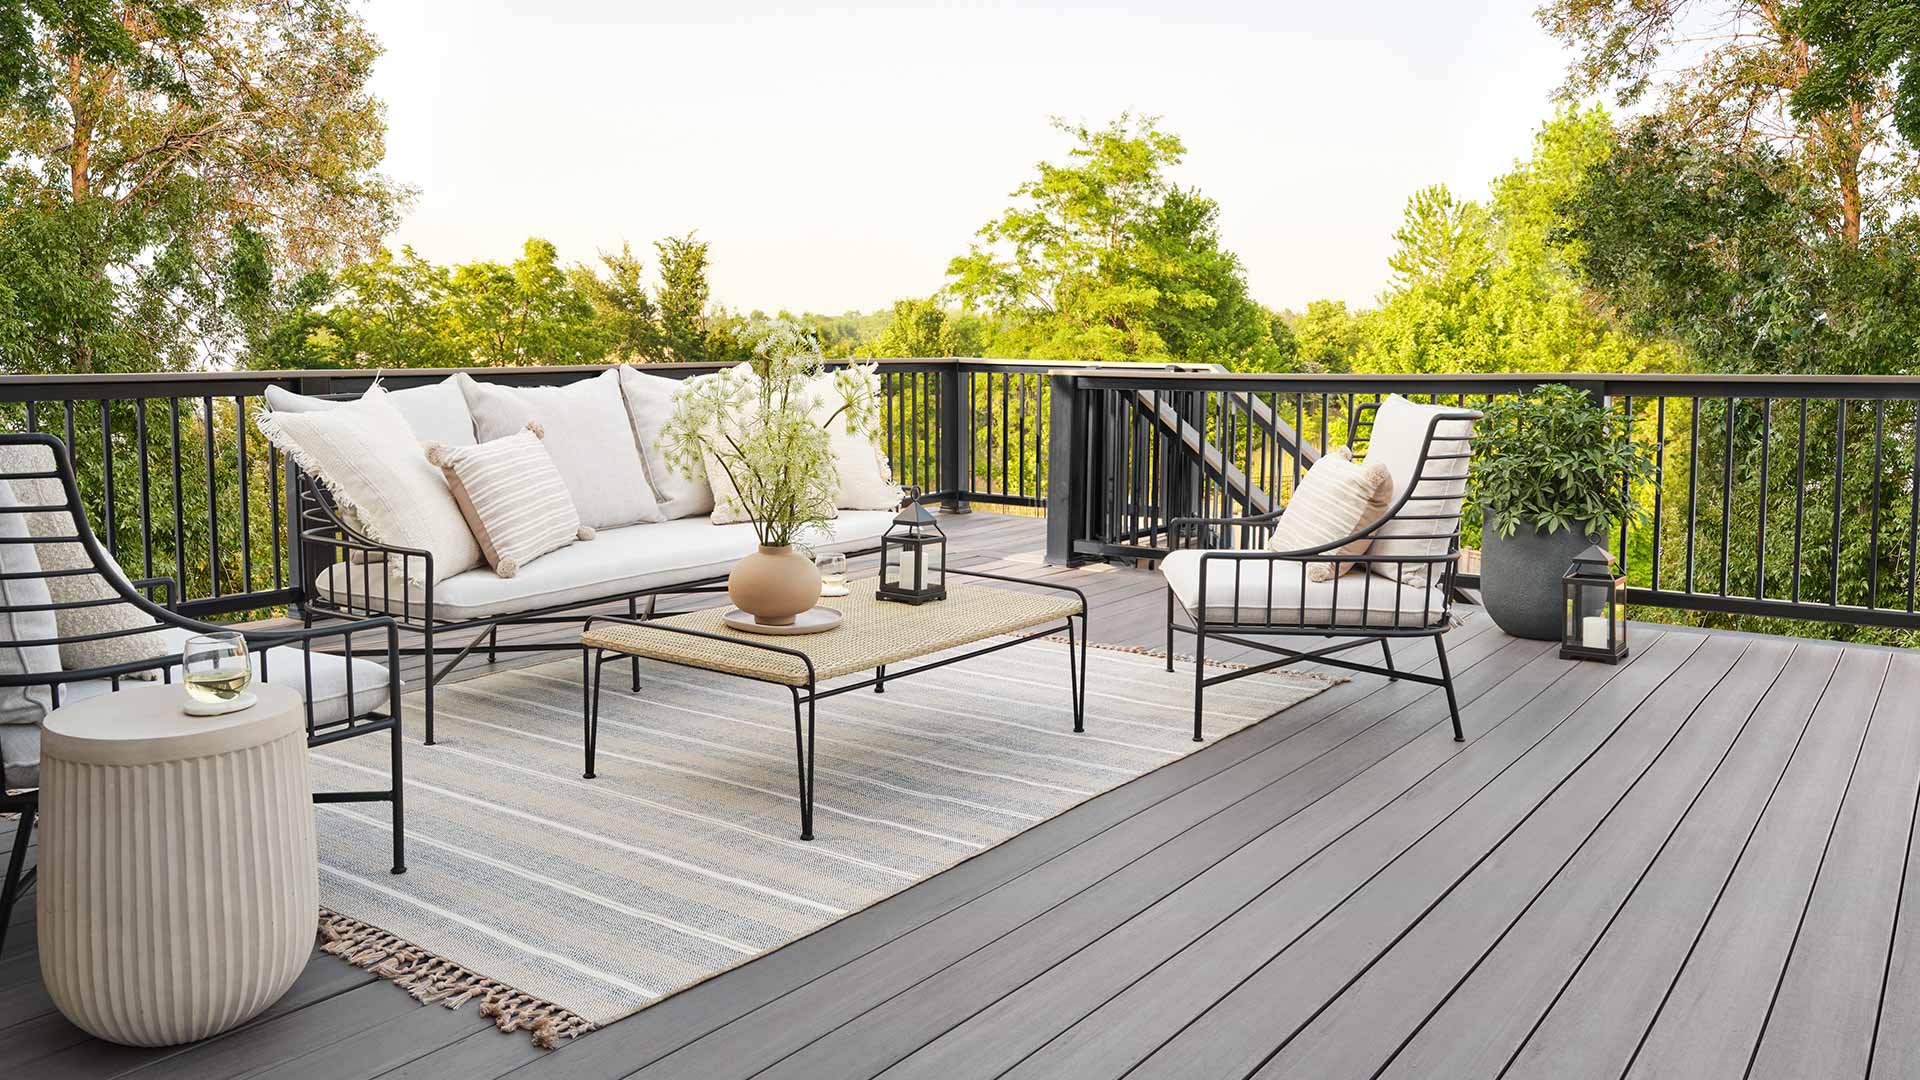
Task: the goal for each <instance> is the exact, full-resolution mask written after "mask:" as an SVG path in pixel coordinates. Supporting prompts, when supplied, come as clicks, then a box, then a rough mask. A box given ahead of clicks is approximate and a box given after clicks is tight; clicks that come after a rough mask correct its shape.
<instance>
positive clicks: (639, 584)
mask: <svg viewBox="0 0 1920 1080" xmlns="http://www.w3.org/2000/svg"><path fill="white" fill-rule="evenodd" d="M892 522H893V514H892V513H891V512H889V511H884V510H848V511H845V512H843V513H842V514H841V515H840V516H839V517H838V518H836V519H834V520H833V521H831V522H829V523H828V525H829V530H830V531H829V536H828V537H827V538H826V539H824V540H821V541H819V542H818V543H815V544H814V546H815V547H816V548H817V549H819V550H822V551H847V550H853V549H858V548H871V547H872V546H873V545H874V543H875V541H877V540H878V539H879V537H880V534H882V533H884V532H886V530H887V527H888V526H889V525H890V524H892ZM758 544H759V541H758V539H757V538H756V537H755V536H754V533H753V526H752V525H750V524H734V525H715V524H713V523H712V522H711V521H709V520H708V519H707V518H705V517H689V518H679V519H677V520H674V521H663V522H658V523H655V524H650V525H632V526H629V527H627V528H624V529H607V530H605V531H603V532H601V533H599V535H598V536H596V537H595V538H594V540H593V542H592V543H588V544H574V545H572V546H570V547H564V548H561V549H560V550H559V551H555V552H552V553H550V554H547V555H543V556H541V557H540V558H539V559H537V560H535V561H534V562H533V563H531V564H529V565H527V566H524V567H522V568H521V569H520V573H519V575H518V576H517V577H511V578H502V577H499V576H498V575H496V574H494V572H493V571H491V570H487V569H480V570H472V571H468V572H467V573H465V574H461V575H459V576H458V577H455V578H451V579H449V580H447V581H443V582H440V583H439V584H437V585H435V586H434V588H433V612H432V615H433V617H434V618H435V619H437V620H440V621H443V622H457V621H464V620H467V619H483V618H490V617H492V616H496V615H508V614H515V613H522V612H527V611H532V610H535V609H539V608H553V607H569V606H575V605H579V604H583V603H587V602H590V601H593V600H598V599H604V598H607V597H613V596H622V595H625V594H628V593H633V592H639V591H642V590H647V589H662V588H670V587H672V586H675V585H689V584H693V583H695V582H700V581H708V580H712V579H714V578H719V577H724V576H726V573H727V571H728V570H730V569H732V567H733V564H734V563H735V562H737V561H739V560H740V559H741V558H743V557H745V556H746V555H749V554H751V553H752V552H753V551H754V549H755V548H756V547H757V546H758ZM314 588H315V589H316V590H317V591H319V593H320V594H321V595H322V596H325V597H326V598H327V599H328V600H329V601H330V602H332V603H333V604H334V605H336V606H338V607H342V608H348V609H351V610H355V611H385V612H388V613H390V614H394V615H402V616H405V617H408V618H412V619H421V618H424V617H425V616H426V615H427V611H426V608H425V607H424V606H423V605H424V601H425V599H426V598H425V597H424V596H423V595H422V593H421V592H420V590H418V589H415V590H413V592H412V594H411V596H408V597H403V596H402V593H401V591H400V590H399V589H398V588H397V587H396V588H395V589H393V591H392V592H391V593H385V594H383V593H382V591H381V590H382V581H381V578H380V576H379V574H378V573H375V574H373V575H372V576H371V579H369V576H368V574H367V573H366V570H365V568H364V567H361V566H348V565H347V564H344V563H335V564H334V565H333V566H332V567H330V568H328V569H326V570H323V571H321V573H320V575H319V577H318V579H317V580H316V581H315V583H314ZM369 589H371V594H370V595H369Z"/></svg>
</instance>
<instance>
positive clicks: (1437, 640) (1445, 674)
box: [1433, 634, 1467, 742]
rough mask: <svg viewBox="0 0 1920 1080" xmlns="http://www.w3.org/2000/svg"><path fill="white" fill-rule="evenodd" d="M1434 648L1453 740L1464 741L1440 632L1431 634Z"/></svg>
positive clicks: (1464, 736)
mask: <svg viewBox="0 0 1920 1080" xmlns="http://www.w3.org/2000/svg"><path fill="white" fill-rule="evenodd" d="M1433 647H1434V650H1435V651H1437V652H1438V653H1439V654H1440V678H1441V679H1442V680H1444V684H1445V686H1446V689H1447V712H1448V713H1450V714H1452V716H1453V741H1454V742H1466V741H1467V736H1466V733H1464V732H1463V731H1461V730H1460V702H1459V699H1457V698H1455V697H1454V696H1453V672H1452V671H1451V670H1450V669H1449V668H1448V667H1447V642H1446V638H1445V637H1444V636H1442V635H1440V634H1435V635H1433Z"/></svg>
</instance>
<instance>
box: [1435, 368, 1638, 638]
mask: <svg viewBox="0 0 1920 1080" xmlns="http://www.w3.org/2000/svg"><path fill="white" fill-rule="evenodd" d="M1475 451H1476V452H1475V457H1476V460H1475V462H1474V467H1473V470H1472V474H1471V477H1472V492H1473V505H1474V508H1475V510H1476V511H1477V512H1478V515H1479V517H1480V521H1481V539H1480V545H1481V562H1480V592H1481V597H1482V599H1483V601H1484V602H1485V604H1486V608H1487V614H1488V615H1491V616H1492V617H1493V621H1494V623H1495V625H1497V626H1499V627H1500V629H1502V630H1504V631H1506V632H1507V633H1509V634H1512V635H1514V636H1515V637H1526V638H1538V639H1542V640H1548V639H1554V638H1558V637H1559V636H1560V618H1561V611H1560V606H1561V587H1560V577H1561V575H1562V574H1564V573H1566V570H1567V567H1568V565H1569V564H1571V563H1572V561H1573V557H1574V556H1575V555H1578V554H1579V553H1580V552H1581V551H1583V550H1585V549H1586V548H1587V547H1588V546H1589V545H1592V544H1595V543H1598V544H1605V543H1606V537H1607V536H1609V535H1611V534H1612V532H1613V530H1614V528H1615V527H1616V526H1618V525H1619V524H1620V523H1621V522H1622V521H1625V522H1628V523H1630V524H1631V523H1637V522H1638V521H1640V520H1641V518H1642V517H1643V516H1644V513H1645V511H1644V509H1643V507H1642V506H1641V504H1640V502H1639V500H1638V499H1637V498H1636V497H1635V496H1634V494H1633V491H1634V488H1635V487H1636V485H1638V484H1639V483H1641V482H1643V481H1645V480H1647V479H1648V478H1649V477H1651V476H1652V474H1653V460H1652V457H1651V455H1650V454H1649V452H1648V449H1647V447H1645V446H1642V445H1640V444H1638V443H1635V442H1634V441H1633V433H1632V431H1631V430H1629V429H1628V428H1627V427H1626V426H1625V425H1622V424H1619V423H1617V422H1616V421H1615V420H1614V418H1612V417H1611V416H1609V415H1608V413H1607V410H1606V409H1605V408H1603V407H1601V406H1600V405H1599V404H1598V403H1597V402H1595V401H1594V400H1593V399H1592V398H1591V397H1590V396H1588V394H1587V392H1586V391H1584V390H1580V389H1578V388H1575V387H1572V386H1567V385H1564V384H1561V383H1549V384H1546V385H1543V386H1540V387H1538V388H1536V389H1535V390H1533V391H1532V392H1531V393H1527V394H1523V395H1520V396H1519V397H1514V398H1506V399H1500V400H1496V401H1495V402H1494V403H1493V404H1491V405H1489V406H1487V408H1486V421H1485V422H1484V424H1482V426H1481V434H1480V436H1479V437H1478V439H1477V441H1476V447H1475Z"/></svg>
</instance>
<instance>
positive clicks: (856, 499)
mask: <svg viewBox="0 0 1920 1080" xmlns="http://www.w3.org/2000/svg"><path fill="white" fill-rule="evenodd" d="M848 370H849V371H850V372H851V373H852V376H853V377H854V378H855V379H858V380H860V381H862V382H864V383H866V384H867V386H868V388H869V389H870V391H871V392H872V393H873V394H874V395H875V396H876V397H877V396H879V394H880V390H881V386H880V369H879V367H878V366H877V365H874V364H868V365H867V366H865V367H859V366H855V367H852V368H850V369H848ZM807 393H808V396H809V397H811V398H812V400H813V417H814V420H815V421H816V422H819V423H826V424H827V444H828V445H829V446H830V447H832V449H833V464H834V468H835V470H836V471H837V472H838V474H839V480H840V483H839V487H838V489H837V490H836V491H835V493H834V498H833V505H834V506H836V507H838V508H840V509H842V510H895V509H898V508H899V506H900V499H901V491H900V485H898V484H895V483H894V482H893V466H891V465H889V464H888V463H887V455H886V454H884V453H882V452H881V450H880V447H878V446H876V445H875V444H874V442H873V440H871V439H869V438H867V437H866V436H865V435H861V434H858V433H855V432H851V431H848V430H847V423H846V418H845V417H844V416H839V417H835V418H834V419H833V421H832V422H831V423H828V421H827V418H828V417H829V416H833V414H834V413H835V412H836V411H837V410H839V409H840V407H841V406H842V405H844V404H846V398H845V397H844V396H842V395H841V393H840V387H839V385H838V383H837V382H836V381H835V378H834V374H833V373H832V372H822V373H821V374H820V375H818V376H816V377H815V378H814V379H813V380H812V382H811V383H809V384H808V387H807Z"/></svg>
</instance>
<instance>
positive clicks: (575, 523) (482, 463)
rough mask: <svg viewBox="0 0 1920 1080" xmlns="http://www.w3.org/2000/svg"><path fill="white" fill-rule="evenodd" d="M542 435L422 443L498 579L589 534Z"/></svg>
mask: <svg viewBox="0 0 1920 1080" xmlns="http://www.w3.org/2000/svg"><path fill="white" fill-rule="evenodd" d="M541 434H542V432H541V430H540V428H539V427H537V426H535V427H530V428H528V429H527V430H525V431H522V432H519V433H517V434H514V435H509V436H507V437H506V438H504V439H494V440H492V441H491V442H483V443H479V444H477V445H475V446H448V445H446V444H444V443H433V444H431V445H429V446H428V447H427V460H428V461H430V462H432V463H433V464H434V465H435V466H436V467H437V468H439V469H440V471H441V473H442V474H443V475H445V476H446V478H447V487H448V488H449V489H450V490H452V492H453V501H454V502H455V503H458V504H459V506H460V513H461V514H462V515H464V516H465V517H466V519H467V527H468V528H470V529H472V530H473V538H474V540H475V541H476V542H478V543H479V545H480V553H481V554H482V555H483V556H485V558H486V560H487V565H488V566H491V567H493V572H494V573H496V574H498V575H500V576H501V577H512V576H514V575H515V574H518V573H519V572H520V568H521V567H522V566H525V565H526V564H527V563H530V562H532V561H533V560H535V559H537V558H539V557H540V556H542V555H545V554H546V553H547V552H549V551H554V550H557V549H559V548H563V547H566V546H567V545H568V544H571V543H573V542H574V541H575V540H591V539H593V530H592V529H589V528H587V527H585V526H583V525H581V524H580V515H579V513H578V512H576V511H575V510H574V508H573V497H572V496H571V495H568V494H567V484H566V481H564V480H562V479H560V470H558V469H556V468H554V467H553V458H552V457H551V456H549V455H548V454H547V450H546V447H544V446H542V445H541V444H540V437H541Z"/></svg>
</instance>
